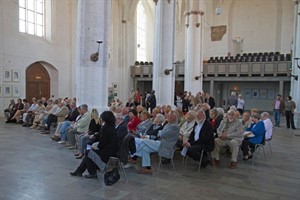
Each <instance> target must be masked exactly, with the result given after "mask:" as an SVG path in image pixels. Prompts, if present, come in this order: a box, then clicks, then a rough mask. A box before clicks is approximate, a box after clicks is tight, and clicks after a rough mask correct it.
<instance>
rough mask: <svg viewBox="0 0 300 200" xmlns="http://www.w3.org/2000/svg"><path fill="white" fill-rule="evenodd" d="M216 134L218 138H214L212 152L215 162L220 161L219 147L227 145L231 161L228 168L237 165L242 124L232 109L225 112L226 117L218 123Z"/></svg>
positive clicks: (233, 167)
mask: <svg viewBox="0 0 300 200" xmlns="http://www.w3.org/2000/svg"><path fill="white" fill-rule="evenodd" d="M217 134H218V138H216V139H215V149H214V150H213V152H212V156H213V158H214V159H215V161H214V162H215V164H216V165H218V164H219V163H220V158H219V156H220V155H219V154H220V148H221V147H225V146H229V147H230V150H231V163H230V166H229V168H230V169H235V168H236V167H237V156H238V149H239V146H240V144H241V142H242V140H243V126H242V123H241V122H240V121H239V120H238V119H237V118H236V115H235V111H234V110H229V111H228V112H227V117H226V118H224V119H223V120H222V122H221V123H220V126H219V128H218V129H217Z"/></svg>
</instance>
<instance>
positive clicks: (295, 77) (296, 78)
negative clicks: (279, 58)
mask: <svg viewBox="0 0 300 200" xmlns="http://www.w3.org/2000/svg"><path fill="white" fill-rule="evenodd" d="M290 72H291V74H290V77H293V78H294V79H295V81H298V75H293V74H292V69H290Z"/></svg>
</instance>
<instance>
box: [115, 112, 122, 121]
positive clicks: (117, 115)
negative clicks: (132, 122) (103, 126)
mask: <svg viewBox="0 0 300 200" xmlns="http://www.w3.org/2000/svg"><path fill="white" fill-rule="evenodd" d="M115 118H116V119H119V120H124V116H123V115H122V114H121V113H115Z"/></svg>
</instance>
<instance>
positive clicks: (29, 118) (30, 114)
mask: <svg viewBox="0 0 300 200" xmlns="http://www.w3.org/2000/svg"><path fill="white" fill-rule="evenodd" d="M44 110H45V106H44V102H43V101H42V100H38V101H37V103H36V106H35V108H34V109H33V110H32V111H31V112H27V115H26V117H25V118H24V117H23V122H24V123H23V125H22V126H23V127H29V126H31V125H32V122H33V119H34V117H35V115H39V114H41V112H42V111H44Z"/></svg>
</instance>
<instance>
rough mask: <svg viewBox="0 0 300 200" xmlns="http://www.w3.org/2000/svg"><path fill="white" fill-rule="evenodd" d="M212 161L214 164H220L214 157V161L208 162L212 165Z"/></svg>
mask: <svg viewBox="0 0 300 200" xmlns="http://www.w3.org/2000/svg"><path fill="white" fill-rule="evenodd" d="M214 163H215V166H217V165H220V160H216V159H214V162H213V161H211V162H210V165H214Z"/></svg>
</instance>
